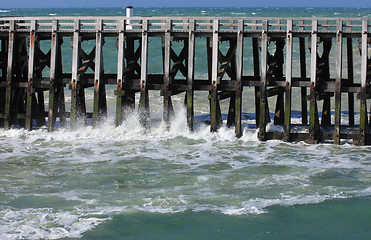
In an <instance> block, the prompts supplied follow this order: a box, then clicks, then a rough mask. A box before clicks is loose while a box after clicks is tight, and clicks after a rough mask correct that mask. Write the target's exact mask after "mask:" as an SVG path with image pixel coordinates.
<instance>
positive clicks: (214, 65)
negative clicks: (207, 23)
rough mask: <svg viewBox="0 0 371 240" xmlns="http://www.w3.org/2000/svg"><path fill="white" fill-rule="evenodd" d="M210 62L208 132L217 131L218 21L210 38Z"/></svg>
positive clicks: (214, 24) (215, 22)
mask: <svg viewBox="0 0 371 240" xmlns="http://www.w3.org/2000/svg"><path fill="white" fill-rule="evenodd" d="M212 43H213V46H212V60H211V99H210V131H211V132H216V131H217V130H218V115H219V114H218V112H217V108H218V107H217V106H218V102H219V100H218V98H217V93H218V84H219V82H218V69H219V67H218V54H219V20H214V22H213V38H212Z"/></svg>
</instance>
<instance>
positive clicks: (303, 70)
mask: <svg viewBox="0 0 371 240" xmlns="http://www.w3.org/2000/svg"><path fill="white" fill-rule="evenodd" d="M299 24H300V25H301V27H299V31H304V27H303V25H304V21H303V20H300V21H299ZM305 49H306V47H305V38H304V37H300V38H299V51H300V77H301V79H302V80H303V79H306V77H307V65H306V61H307V60H306V57H305ZM301 123H302V124H303V125H307V124H308V107H307V88H306V87H302V88H301Z"/></svg>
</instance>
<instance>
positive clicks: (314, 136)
mask: <svg viewBox="0 0 371 240" xmlns="http://www.w3.org/2000/svg"><path fill="white" fill-rule="evenodd" d="M317 31H318V20H315V19H314V20H312V33H311V67H310V95H309V101H310V107H309V136H308V139H307V142H308V143H317V142H318V134H319V125H318V112H317V100H316V85H317Z"/></svg>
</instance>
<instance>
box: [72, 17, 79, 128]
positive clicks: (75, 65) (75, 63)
mask: <svg viewBox="0 0 371 240" xmlns="http://www.w3.org/2000/svg"><path fill="white" fill-rule="evenodd" d="M80 27H81V23H80V20H78V19H76V20H75V21H74V32H73V45H72V79H71V113H70V127H71V128H72V129H74V128H76V127H77V118H78V109H77V108H78V106H77V103H78V99H77V98H78V89H77V84H78V81H79V78H78V75H77V74H78V70H79V61H80V59H79V48H80V46H81V40H80V38H79V35H80Z"/></svg>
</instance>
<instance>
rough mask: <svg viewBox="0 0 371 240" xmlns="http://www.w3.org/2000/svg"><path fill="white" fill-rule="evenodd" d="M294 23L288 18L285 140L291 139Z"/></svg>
mask: <svg viewBox="0 0 371 240" xmlns="http://www.w3.org/2000/svg"><path fill="white" fill-rule="evenodd" d="M292 25H293V24H292V20H288V21H287V35H286V93H285V133H284V140H285V141H290V133H291V131H290V129H291V80H292V45H293V43H292V41H293V39H292ZM277 101H278V100H277Z"/></svg>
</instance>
